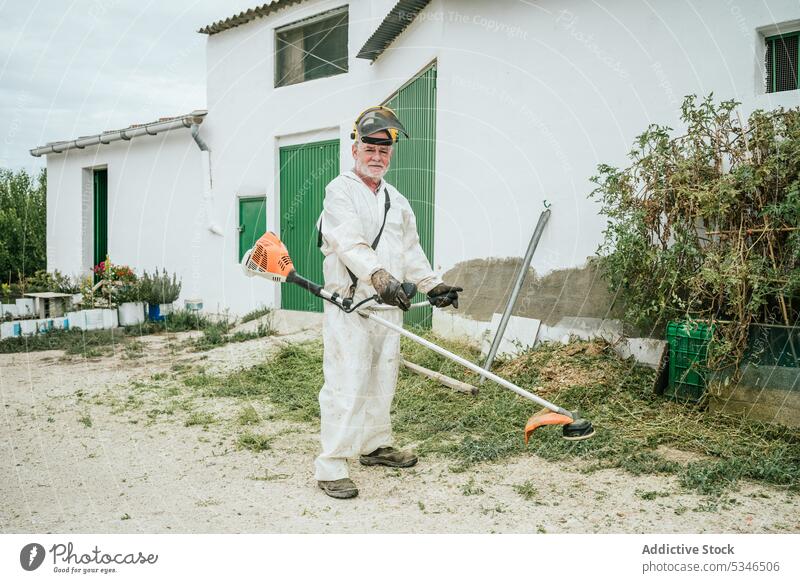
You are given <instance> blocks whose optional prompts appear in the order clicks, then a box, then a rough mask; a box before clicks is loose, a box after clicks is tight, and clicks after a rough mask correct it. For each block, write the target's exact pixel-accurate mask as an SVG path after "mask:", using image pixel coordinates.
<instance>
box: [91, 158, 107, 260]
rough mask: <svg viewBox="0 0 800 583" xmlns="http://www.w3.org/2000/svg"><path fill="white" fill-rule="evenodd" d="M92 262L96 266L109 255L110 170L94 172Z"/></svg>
mask: <svg viewBox="0 0 800 583" xmlns="http://www.w3.org/2000/svg"><path fill="white" fill-rule="evenodd" d="M92 209H93V213H92V228H93V230H94V236H93V239H92V241H93V249H92V260H93V261H94V265H97V264H98V263H100V262H101V261H105V259H106V256H107V255H108V169H103V170H95V171H94V197H93V206H92Z"/></svg>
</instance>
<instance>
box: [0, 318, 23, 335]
mask: <svg viewBox="0 0 800 583" xmlns="http://www.w3.org/2000/svg"><path fill="white" fill-rule="evenodd" d="M21 333H22V330H21V328H20V325H19V322H3V323H2V324H0V338H2V339H6V338H16V337H17V336H19V335H20V334H21Z"/></svg>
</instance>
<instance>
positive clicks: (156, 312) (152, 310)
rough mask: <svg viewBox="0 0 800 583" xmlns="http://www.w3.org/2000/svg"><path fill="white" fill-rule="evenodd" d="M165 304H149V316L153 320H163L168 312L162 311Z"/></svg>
mask: <svg viewBox="0 0 800 583" xmlns="http://www.w3.org/2000/svg"><path fill="white" fill-rule="evenodd" d="M164 305H165V304H147V317H148V318H150V320H151V321H153V322H163V321H164V317H165V316H166V314H162V313H161V306H164Z"/></svg>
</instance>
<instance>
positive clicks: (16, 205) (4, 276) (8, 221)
mask: <svg viewBox="0 0 800 583" xmlns="http://www.w3.org/2000/svg"><path fill="white" fill-rule="evenodd" d="M46 209H47V172H46V171H45V170H41V171H40V172H39V174H38V175H37V176H35V177H34V176H31V175H30V174H28V173H27V172H26V171H24V170H20V171H18V172H12V171H11V170H8V169H5V168H0V233H2V236H1V237H0V280H2V281H4V282H6V283H15V282H18V281H19V280H20V279H22V278H24V277H26V276H29V275H33V274H34V273H36V271H38V270H40V269H45V268H46V267H47V251H46V246H45V236H46V231H47V220H46V216H47V211H46Z"/></svg>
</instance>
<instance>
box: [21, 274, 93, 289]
mask: <svg viewBox="0 0 800 583" xmlns="http://www.w3.org/2000/svg"><path fill="white" fill-rule="evenodd" d="M19 285H20V286H21V287H22V288H23V289H24V291H25V293H33V292H48V291H52V292H58V293H62V294H75V293H78V291H79V290H80V280H79V279H78V278H77V277H72V276H69V275H65V274H63V273H61V272H60V271H59V270H57V269H56V270H54V271H53V272H52V273H50V272H48V271H46V270H44V269H40V270H38V271H37V272H36V273H34V274H33V275H32V276H31V277H27V278H24V279H22V280H21V281H20V284H19Z"/></svg>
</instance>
